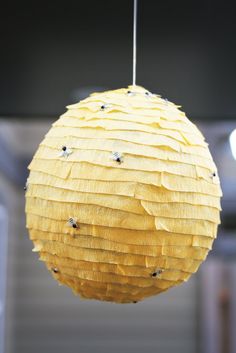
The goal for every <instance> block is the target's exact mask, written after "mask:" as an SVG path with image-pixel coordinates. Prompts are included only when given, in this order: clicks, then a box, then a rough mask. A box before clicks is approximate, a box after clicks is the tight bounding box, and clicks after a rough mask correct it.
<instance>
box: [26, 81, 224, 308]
mask: <svg viewBox="0 0 236 353" xmlns="http://www.w3.org/2000/svg"><path fill="white" fill-rule="evenodd" d="M29 169H30V175H29V178H28V182H27V184H28V187H27V192H26V213H27V227H28V229H29V234H30V239H31V240H32V241H33V242H34V246H35V247H34V251H38V252H39V255H40V259H41V260H43V261H45V263H46V265H47V267H48V269H49V270H50V271H51V272H52V274H53V276H54V277H55V278H56V279H57V280H58V281H59V282H60V283H62V284H64V285H67V286H69V287H71V288H72V289H73V291H74V293H76V294H79V295H80V296H82V297H84V298H93V299H99V300H106V301H113V302H119V303H130V302H137V301H140V300H142V299H144V298H145V297H149V296H152V295H155V294H158V293H161V292H163V291H166V290H167V289H169V288H170V287H173V286H175V285H178V284H180V283H181V282H183V281H187V280H188V278H189V277H190V276H191V274H192V273H194V272H196V271H197V269H198V267H199V265H200V264H201V262H202V261H203V260H204V259H205V258H206V256H207V254H208V252H209V250H210V249H211V248H212V243H213V241H214V239H215V237H216V234H217V225H218V224H219V223H220V217H219V213H220V197H221V189H220V184H219V179H218V176H217V170H216V166H215V164H214V162H213V160H212V157H211V154H210V152H209V149H208V146H207V143H206V142H205V140H204V138H203V136H202V134H201V133H200V131H199V130H198V129H197V128H196V126H195V125H194V124H193V123H191V122H190V121H189V120H188V119H187V117H186V116H185V114H184V113H183V112H182V111H181V110H180V109H179V107H178V106H176V105H174V104H173V103H170V102H169V101H167V100H164V99H162V98H161V97H160V96H158V95H155V94H152V93H150V92H148V91H147V90H145V89H144V88H142V87H139V86H130V87H128V88H127V89H118V90H114V91H107V92H102V93H94V94H92V95H91V96H90V97H88V98H87V99H85V100H83V101H81V102H79V103H78V104H74V105H70V106H68V110H67V112H66V113H65V114H63V115H62V116H61V117H60V118H59V120H57V121H56V122H55V123H54V124H53V126H52V128H51V129H50V131H49V132H48V134H47V135H46V137H45V138H44V140H43V141H42V143H41V144H40V146H39V148H38V150H37V152H36V154H35V156H34V158H33V161H32V162H31V164H30V166H29Z"/></svg>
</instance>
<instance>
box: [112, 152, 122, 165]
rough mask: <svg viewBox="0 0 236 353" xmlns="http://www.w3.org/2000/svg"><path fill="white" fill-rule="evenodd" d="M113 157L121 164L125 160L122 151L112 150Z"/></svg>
mask: <svg viewBox="0 0 236 353" xmlns="http://www.w3.org/2000/svg"><path fill="white" fill-rule="evenodd" d="M111 159H112V160H113V161H116V162H117V163H119V164H121V163H122V162H123V159H124V158H123V156H122V154H121V153H120V152H112V154H111Z"/></svg>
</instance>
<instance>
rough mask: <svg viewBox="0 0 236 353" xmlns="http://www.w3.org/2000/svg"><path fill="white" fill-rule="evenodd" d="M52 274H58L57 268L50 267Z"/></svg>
mask: <svg viewBox="0 0 236 353" xmlns="http://www.w3.org/2000/svg"><path fill="white" fill-rule="evenodd" d="M51 270H52V272H54V273H58V272H59V270H58V268H57V267H52V269H51Z"/></svg>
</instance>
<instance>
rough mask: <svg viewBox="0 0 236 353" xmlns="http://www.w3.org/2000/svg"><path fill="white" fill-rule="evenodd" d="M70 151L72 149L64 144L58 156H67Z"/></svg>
mask: <svg viewBox="0 0 236 353" xmlns="http://www.w3.org/2000/svg"><path fill="white" fill-rule="evenodd" d="M71 153H72V150H71V149H69V148H68V147H66V146H62V148H61V152H60V154H59V157H68V156H69V155H70V154H71Z"/></svg>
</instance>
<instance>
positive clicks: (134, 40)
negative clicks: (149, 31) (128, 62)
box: [133, 0, 138, 86]
mask: <svg viewBox="0 0 236 353" xmlns="http://www.w3.org/2000/svg"><path fill="white" fill-rule="evenodd" d="M137 2H138V0H134V18H133V21H134V23H133V86H135V85H136V52H137V7H138V4H137Z"/></svg>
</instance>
